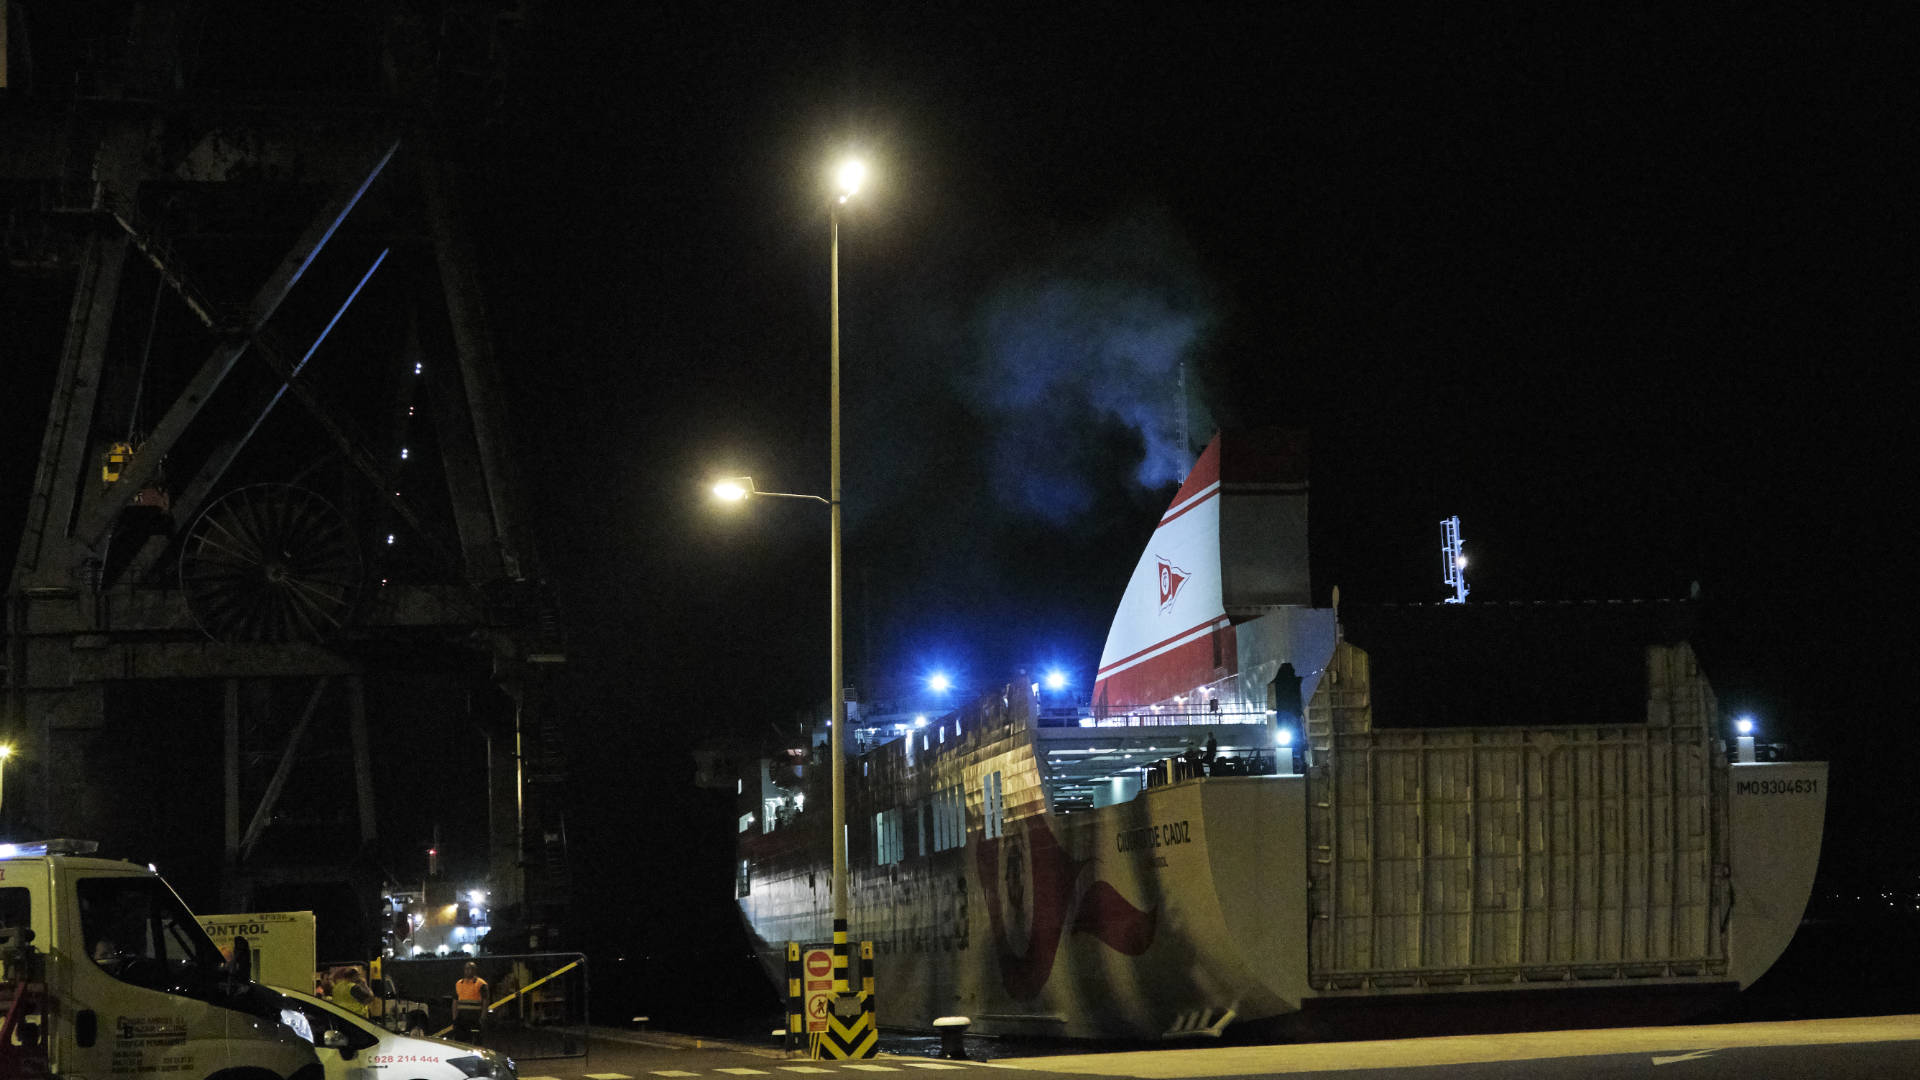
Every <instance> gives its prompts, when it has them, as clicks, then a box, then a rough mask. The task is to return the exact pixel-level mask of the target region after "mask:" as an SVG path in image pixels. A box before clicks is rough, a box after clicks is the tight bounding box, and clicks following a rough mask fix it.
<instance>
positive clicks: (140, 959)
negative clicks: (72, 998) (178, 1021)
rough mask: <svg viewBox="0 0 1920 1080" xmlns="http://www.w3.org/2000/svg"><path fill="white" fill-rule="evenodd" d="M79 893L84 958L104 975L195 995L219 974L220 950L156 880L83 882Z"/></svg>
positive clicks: (125, 878) (126, 878)
mask: <svg viewBox="0 0 1920 1080" xmlns="http://www.w3.org/2000/svg"><path fill="white" fill-rule="evenodd" d="M78 893H79V897H80V932H81V936H82V938H83V939H84V941H85V944H86V949H87V955H88V956H89V957H91V958H92V960H93V962H94V963H95V964H98V965H99V966H100V969H101V970H102V971H105V972H106V973H107V974H109V975H112V976H113V977H114V978H116V979H119V980H121V981H122V982H128V983H132V984H134V985H135V986H144V987H146V988H148V989H150V990H165V991H170V992H174V993H186V994H192V995H194V996H199V992H200V991H201V990H202V989H204V988H205V987H207V986H209V985H210V983H211V980H212V979H213V978H214V977H216V976H218V975H219V973H220V968H221V963H222V958H221V955H220V950H219V949H217V948H215V947H214V944H213V941H212V940H211V939H210V938H208V937H207V934H206V931H204V930H202V929H201V928H200V924H199V923H198V922H197V921H195V919H194V917H193V914H192V913H191V912H189V911H188V910H187V908H186V905H185V904H182V903H181V902H180V898H179V897H177V896H175V895H173V890H172V889H169V888H167V886H166V883H165V882H163V881H161V880H160V879H159V878H152V877H136V876H130V875H129V876H116V877H96V878H82V879H81V880H80V882H79V886H78Z"/></svg>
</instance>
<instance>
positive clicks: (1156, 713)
mask: <svg viewBox="0 0 1920 1080" xmlns="http://www.w3.org/2000/svg"><path fill="white" fill-rule="evenodd" d="M1271 719H1272V716H1271V714H1269V713H1268V712H1267V711H1266V710H1265V709H1255V708H1251V707H1240V708H1222V709H1214V708H1212V707H1211V705H1154V706H1149V707H1147V708H1143V709H1128V710H1127V711H1125V712H1118V711H1112V710H1109V711H1108V712H1107V714H1106V715H1105V716H1101V715H1098V714H1096V713H1095V712H1093V711H1091V710H1089V709H1085V708H1071V709H1069V708H1047V709H1041V710H1040V712H1039V715H1038V716H1037V717H1035V719H1034V723H1035V725H1036V726H1038V727H1043V728H1096V729H1098V728H1141V727H1216V726H1221V725H1229V724H1265V723H1268V722H1269V721H1270V720H1271Z"/></svg>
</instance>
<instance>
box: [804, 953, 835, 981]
mask: <svg viewBox="0 0 1920 1080" xmlns="http://www.w3.org/2000/svg"><path fill="white" fill-rule="evenodd" d="M832 970H833V957H831V956H829V955H828V954H826V953H824V952H811V953H808V954H807V974H809V975H812V976H813V977H814V978H816V979H818V978H821V977H823V976H825V975H826V974H827V973H828V972H830V971H832Z"/></svg>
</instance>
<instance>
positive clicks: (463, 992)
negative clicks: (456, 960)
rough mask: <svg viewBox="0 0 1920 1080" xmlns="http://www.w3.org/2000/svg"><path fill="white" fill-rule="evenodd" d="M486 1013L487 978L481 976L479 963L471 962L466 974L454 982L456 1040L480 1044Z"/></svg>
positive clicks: (454, 1035)
mask: <svg viewBox="0 0 1920 1080" xmlns="http://www.w3.org/2000/svg"><path fill="white" fill-rule="evenodd" d="M486 1015H487V980H485V979H483V978H481V977H480V966H479V965H478V964H473V963H469V964H468V965H467V971H466V974H465V975H463V976H461V978H460V980H459V981H458V982H456V983H454V984H453V1037H454V1040H455V1041H457V1042H464V1043H471V1044H472V1045H474V1046H479V1045H480V1038H481V1023H482V1021H483V1020H485V1019H486Z"/></svg>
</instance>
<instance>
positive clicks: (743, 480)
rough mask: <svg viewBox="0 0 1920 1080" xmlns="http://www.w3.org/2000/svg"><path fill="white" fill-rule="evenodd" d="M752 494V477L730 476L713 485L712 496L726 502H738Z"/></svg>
mask: <svg viewBox="0 0 1920 1080" xmlns="http://www.w3.org/2000/svg"><path fill="white" fill-rule="evenodd" d="M751 494H753V477H751V476H730V477H728V478H726V479H725V480H722V481H720V482H718V483H716V484H714V485H713V496H714V498H716V499H722V500H725V501H727V502H740V501H742V500H744V499H745V498H746V497H747V496H749V495H751Z"/></svg>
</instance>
